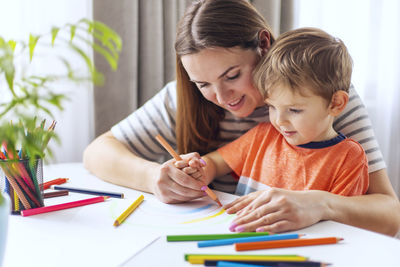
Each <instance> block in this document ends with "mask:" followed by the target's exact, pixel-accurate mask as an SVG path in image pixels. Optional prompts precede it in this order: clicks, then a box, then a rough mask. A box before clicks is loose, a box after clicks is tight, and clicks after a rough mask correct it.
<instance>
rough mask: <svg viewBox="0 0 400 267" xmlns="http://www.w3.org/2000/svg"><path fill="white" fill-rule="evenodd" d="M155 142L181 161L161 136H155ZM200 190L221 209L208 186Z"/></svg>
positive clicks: (219, 203) (219, 202)
mask: <svg viewBox="0 0 400 267" xmlns="http://www.w3.org/2000/svg"><path fill="white" fill-rule="evenodd" d="M156 140H157V141H158V142H159V143H160V144H161V145H162V146H163V147H164V148H165V150H167V151H168V153H169V154H170V155H171V156H172V157H173V158H174V159H175V160H182V158H181V157H180V156H179V155H178V153H176V152H175V150H174V149H173V148H172V147H171V146H170V145H169V144H168V142H167V141H166V140H165V139H164V138H163V137H162V136H161V135H159V134H158V135H157V136H156ZM201 190H203V191H204V192H206V194H207V195H208V196H209V197H210V198H211V199H212V200H214V201H215V202H217V203H218V205H219V206H220V207H222V204H221V201H219V199H218V197H217V195H215V193H214V192H213V191H211V189H210V188H208V186H206V185H204V186H202V187H201Z"/></svg>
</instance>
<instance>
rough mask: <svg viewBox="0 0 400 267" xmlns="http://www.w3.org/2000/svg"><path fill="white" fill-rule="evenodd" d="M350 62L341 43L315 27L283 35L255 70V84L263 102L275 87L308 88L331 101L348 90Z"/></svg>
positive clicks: (294, 89)
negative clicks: (336, 95)
mask: <svg viewBox="0 0 400 267" xmlns="http://www.w3.org/2000/svg"><path fill="white" fill-rule="evenodd" d="M352 65H353V62H352V59H351V57H350V55H349V53H348V51H347V48H346V46H345V45H344V43H343V42H342V41H341V40H340V39H338V38H335V37H332V36H331V35H329V34H328V33H326V32H324V31H322V30H320V29H316V28H300V29H296V30H292V31H288V32H286V33H283V34H282V35H281V36H279V38H278V39H277V40H276V41H275V43H274V44H273V45H272V47H271V49H270V50H269V51H268V53H267V55H266V56H265V57H264V58H263V59H262V60H260V62H259V63H258V65H257V67H256V68H255V70H254V83H255V86H256V87H257V88H258V90H260V92H261V94H262V95H263V96H264V99H265V98H267V97H268V95H269V93H270V91H271V90H272V89H273V88H274V87H276V86H277V85H278V84H284V85H288V86H289V87H290V88H291V89H292V90H293V91H295V92H299V93H302V92H301V88H302V87H303V86H308V88H309V89H311V90H312V91H313V93H315V94H316V95H319V96H321V97H323V98H325V99H326V100H327V101H328V102H330V101H331V99H332V96H333V94H334V93H335V92H337V91H339V90H343V91H345V92H348V91H349V87H350V82H351V72H352Z"/></svg>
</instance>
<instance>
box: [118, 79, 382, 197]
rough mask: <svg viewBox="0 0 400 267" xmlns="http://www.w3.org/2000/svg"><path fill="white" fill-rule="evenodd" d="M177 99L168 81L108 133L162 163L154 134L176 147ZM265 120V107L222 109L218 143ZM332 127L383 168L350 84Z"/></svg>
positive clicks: (225, 181) (229, 179) (220, 184)
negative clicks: (241, 113) (246, 111)
mask: <svg viewBox="0 0 400 267" xmlns="http://www.w3.org/2000/svg"><path fill="white" fill-rule="evenodd" d="M176 102H177V100H176V82H170V83H168V84H167V85H166V86H165V87H164V88H163V89H161V91H160V92H159V93H157V94H156V95H155V96H154V97H153V98H151V99H150V100H149V101H147V102H146V103H145V104H144V105H143V106H142V107H140V108H139V109H137V110H136V111H134V112H133V113H132V114H131V115H129V116H128V117H127V118H125V119H124V120H122V121H121V122H119V123H118V124H116V125H115V126H113V127H112V128H111V132H112V133H113V135H114V136H115V138H117V139H118V140H119V141H120V142H122V143H124V144H125V145H126V146H127V147H128V148H129V149H130V150H131V151H132V152H133V153H135V154H136V155H138V156H140V157H142V158H145V159H147V160H151V161H158V162H163V161H165V160H167V159H169V158H170V156H169V154H168V152H166V151H165V149H164V148H163V147H162V146H161V145H160V144H159V143H158V142H157V140H156V139H155V136H156V135H157V134H160V135H161V136H163V137H164V138H165V139H166V140H167V141H168V143H170V144H171V146H172V147H173V148H174V149H176V134H175V125H176V110H177V103H176ZM268 121H269V116H268V108H267V106H265V107H259V108H257V109H256V110H255V111H254V112H253V113H252V114H251V115H249V116H248V117H246V118H238V117H235V116H233V115H232V113H230V112H228V111H225V118H224V120H222V121H221V122H220V129H221V133H220V140H218V141H220V142H221V146H222V145H225V144H227V143H229V142H231V141H233V140H235V139H236V138H238V137H239V136H241V135H243V134H244V133H246V132H247V131H248V130H249V129H251V128H253V127H254V126H256V125H257V124H258V123H260V122H268ZM333 126H334V128H335V130H336V131H338V132H339V131H340V132H341V133H343V134H344V135H346V136H347V137H349V138H352V139H354V140H355V141H357V142H359V143H360V144H361V145H362V147H363V148H364V150H365V152H366V154H367V159H368V170H369V172H374V171H377V170H380V169H383V168H386V165H385V162H384V161H383V157H382V153H381V151H380V149H379V146H378V143H377V141H376V138H375V135H374V132H373V129H372V125H371V121H370V119H369V117H368V114H367V110H366V108H365V107H364V105H363V103H362V101H361V98H360V97H359V96H358V94H357V93H356V91H355V90H354V88H353V86H351V88H350V93H349V103H348V104H347V106H346V108H345V110H344V111H343V112H342V113H341V115H340V116H338V117H337V118H336V119H335V121H334V125H333ZM236 186H237V179H234V178H233V176H230V175H228V176H223V177H218V178H216V179H214V181H213V182H212V184H211V187H213V188H214V189H217V190H220V191H224V192H229V193H233V192H235V190H236Z"/></svg>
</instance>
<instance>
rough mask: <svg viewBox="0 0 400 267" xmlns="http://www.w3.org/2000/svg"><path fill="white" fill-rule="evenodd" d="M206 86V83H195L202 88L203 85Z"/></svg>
mask: <svg viewBox="0 0 400 267" xmlns="http://www.w3.org/2000/svg"><path fill="white" fill-rule="evenodd" d="M206 86H207V84H206V83H200V84H197V87H199V88H204V87H206Z"/></svg>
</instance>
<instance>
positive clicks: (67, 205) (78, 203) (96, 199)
mask: <svg viewBox="0 0 400 267" xmlns="http://www.w3.org/2000/svg"><path fill="white" fill-rule="evenodd" d="M107 198H109V197H104V196H100V197H93V198H87V199H83V200H78V201H73V202H67V203H63V204H58V205H53V206H47V207H41V208H36V209H29V210H23V211H21V215H22V216H31V215H36V214H41V213H46V212H51V211H56V210H64V209H70V208H75V207H80V206H85V205H89V204H95V203H99V202H103V201H105V200H106V199H107Z"/></svg>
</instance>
